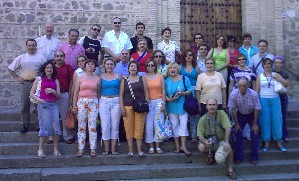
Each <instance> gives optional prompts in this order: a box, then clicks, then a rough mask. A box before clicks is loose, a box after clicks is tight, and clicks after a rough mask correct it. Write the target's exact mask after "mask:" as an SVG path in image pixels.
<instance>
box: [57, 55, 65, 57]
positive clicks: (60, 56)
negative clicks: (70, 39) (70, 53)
mask: <svg viewBox="0 0 299 181" xmlns="http://www.w3.org/2000/svg"><path fill="white" fill-rule="evenodd" d="M56 57H64V55H56Z"/></svg>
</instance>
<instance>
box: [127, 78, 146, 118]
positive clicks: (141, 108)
mask: <svg viewBox="0 0 299 181" xmlns="http://www.w3.org/2000/svg"><path fill="white" fill-rule="evenodd" d="M126 80H127V82H128V87H129V90H130V93H131V96H132V98H133V103H132V107H133V110H134V112H138V113H145V112H149V105H148V102H147V101H146V100H145V99H135V96H134V93H133V89H132V86H131V83H130V80H129V77H128V78H127V79H126Z"/></svg>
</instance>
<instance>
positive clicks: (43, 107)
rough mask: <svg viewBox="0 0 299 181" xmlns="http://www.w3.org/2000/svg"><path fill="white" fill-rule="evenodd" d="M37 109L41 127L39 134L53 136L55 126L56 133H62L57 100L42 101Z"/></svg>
mask: <svg viewBox="0 0 299 181" xmlns="http://www.w3.org/2000/svg"><path fill="white" fill-rule="evenodd" d="M37 110H38V121H39V127H40V130H39V133H38V136H52V135H53V126H54V128H55V135H61V130H60V124H59V111H58V104H57V102H44V103H40V104H38V106H37Z"/></svg>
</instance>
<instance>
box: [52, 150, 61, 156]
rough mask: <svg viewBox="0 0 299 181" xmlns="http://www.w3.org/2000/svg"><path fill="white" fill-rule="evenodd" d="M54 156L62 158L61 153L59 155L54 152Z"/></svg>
mask: <svg viewBox="0 0 299 181" xmlns="http://www.w3.org/2000/svg"><path fill="white" fill-rule="evenodd" d="M53 155H54V156H55V157H60V156H61V153H59V152H55V151H54V152H53Z"/></svg>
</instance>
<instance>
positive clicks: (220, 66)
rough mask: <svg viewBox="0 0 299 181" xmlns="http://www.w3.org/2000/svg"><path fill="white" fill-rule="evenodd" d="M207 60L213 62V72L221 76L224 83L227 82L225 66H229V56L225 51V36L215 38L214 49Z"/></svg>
mask: <svg viewBox="0 0 299 181" xmlns="http://www.w3.org/2000/svg"><path fill="white" fill-rule="evenodd" d="M207 57H208V58H211V57H212V58H213V59H214V60H215V63H216V64H215V70H216V71H217V72H220V73H221V74H222V75H223V78H224V81H225V82H227V78H228V74H227V66H228V65H229V61H230V56H229V52H228V51H227V41H226V38H225V36H223V35H218V36H216V44H215V48H212V49H211V50H210V51H209V53H208V56H207Z"/></svg>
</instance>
